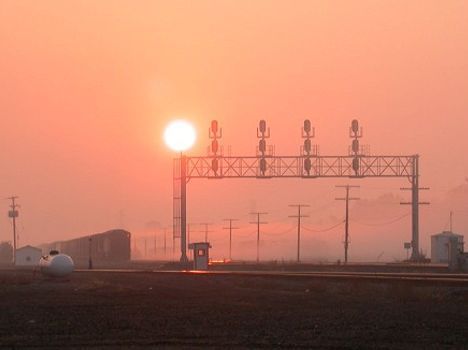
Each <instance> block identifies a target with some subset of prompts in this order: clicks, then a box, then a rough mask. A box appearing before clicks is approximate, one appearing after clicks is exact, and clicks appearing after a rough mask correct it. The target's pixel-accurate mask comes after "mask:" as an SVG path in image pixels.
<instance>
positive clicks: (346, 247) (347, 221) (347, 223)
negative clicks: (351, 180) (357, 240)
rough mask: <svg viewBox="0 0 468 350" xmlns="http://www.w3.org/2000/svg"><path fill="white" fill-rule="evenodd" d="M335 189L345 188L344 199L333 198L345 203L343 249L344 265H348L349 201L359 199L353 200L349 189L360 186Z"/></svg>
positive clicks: (340, 186) (341, 186)
mask: <svg viewBox="0 0 468 350" xmlns="http://www.w3.org/2000/svg"><path fill="white" fill-rule="evenodd" d="M335 187H339V188H345V189H346V197H344V198H335V199H336V200H338V201H343V200H344V201H346V206H345V211H346V216H345V217H346V218H345V241H344V249H345V261H344V262H345V264H347V263H348V247H349V201H352V200H359V198H353V197H350V196H349V189H350V188H359V187H360V186H351V185H337V186H335Z"/></svg>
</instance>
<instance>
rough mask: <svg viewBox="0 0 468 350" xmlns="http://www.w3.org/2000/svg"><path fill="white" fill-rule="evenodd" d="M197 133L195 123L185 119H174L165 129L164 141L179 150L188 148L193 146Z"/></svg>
mask: <svg viewBox="0 0 468 350" xmlns="http://www.w3.org/2000/svg"><path fill="white" fill-rule="evenodd" d="M196 138H197V134H196V132H195V128H194V127H193V125H192V124H191V123H189V122H187V121H185V120H174V121H172V122H170V123H169V125H168V126H167V127H166V130H164V142H165V143H166V145H167V146H168V147H169V148H170V149H172V150H174V151H177V152H182V151H186V150H188V149H189V148H190V147H192V146H193V144H194V143H195V140H196Z"/></svg>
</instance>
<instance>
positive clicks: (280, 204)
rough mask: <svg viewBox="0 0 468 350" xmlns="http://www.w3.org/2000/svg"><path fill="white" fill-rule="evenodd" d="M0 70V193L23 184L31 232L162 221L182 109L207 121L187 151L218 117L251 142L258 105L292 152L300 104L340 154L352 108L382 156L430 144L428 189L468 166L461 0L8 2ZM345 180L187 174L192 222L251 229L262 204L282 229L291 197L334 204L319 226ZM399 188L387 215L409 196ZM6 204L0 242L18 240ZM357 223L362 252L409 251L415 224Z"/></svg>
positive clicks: (0, 8)
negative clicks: (167, 130) (406, 243)
mask: <svg viewBox="0 0 468 350" xmlns="http://www.w3.org/2000/svg"><path fill="white" fill-rule="evenodd" d="M0 82H1V85H0V89H1V93H0V118H1V122H2V123H1V127H0V163H1V170H0V195H1V196H3V197H6V196H9V195H12V194H16V195H19V196H20V200H19V202H20V203H21V205H22V207H21V209H20V210H21V214H20V215H21V216H20V222H19V226H20V243H23V244H26V243H33V244H36V243H40V242H44V241H49V240H56V239H62V238H68V237H74V236H78V235H82V234H88V233H92V232H100V231H103V230H106V229H109V228H113V227H118V226H120V225H123V226H124V227H126V228H128V229H130V230H131V231H132V232H135V233H138V232H140V231H142V230H144V228H145V226H146V223H147V222H149V221H152V220H155V221H157V222H160V223H161V225H163V226H164V225H169V224H170V223H171V219H172V202H171V196H172V182H171V181H172V169H171V166H172V157H173V154H172V153H171V151H169V150H167V149H166V147H165V146H164V144H163V141H162V132H163V129H164V126H165V125H166V124H167V122H168V121H170V120H171V119H174V118H176V117H183V118H187V119H190V120H192V121H193V122H194V123H195V125H196V127H197V129H198V132H199V139H198V143H197V146H196V147H195V148H194V149H193V150H192V154H204V153H205V152H206V146H207V145H208V144H209V141H208V139H207V131H206V130H207V128H208V125H209V121H210V120H211V119H218V120H219V122H220V124H221V126H222V127H223V129H224V135H223V143H224V144H225V145H228V144H229V145H232V152H233V154H246V155H250V154H254V152H255V146H256V142H257V140H256V135H255V132H256V126H257V122H258V120H259V119H266V120H267V121H268V123H269V125H270V127H271V134H272V137H271V139H270V140H269V142H271V143H272V144H275V146H276V153H277V154H295V153H297V152H298V148H299V144H300V142H302V141H301V140H300V127H301V123H302V120H303V119H304V118H309V119H311V120H312V123H313V124H314V125H315V126H316V133H317V138H316V139H315V141H316V142H317V143H319V144H320V150H321V154H344V153H346V152H347V150H348V144H349V138H348V127H349V123H350V121H351V119H353V118H358V119H359V120H360V122H361V124H362V126H364V136H365V137H364V139H363V141H362V142H363V143H365V144H369V145H370V146H371V151H372V153H375V154H383V153H390V154H414V153H419V154H420V155H421V174H422V177H421V183H422V185H424V186H430V187H431V191H430V192H428V193H424V194H422V197H423V199H426V198H427V199H430V200H433V201H435V203H438V201H439V202H443V201H444V198H445V197H444V196H445V195H446V192H447V191H448V190H449V189H451V188H454V187H456V186H457V185H460V184H462V183H464V181H465V177H466V176H468V162H467V161H466V153H467V151H468V141H467V135H466V133H467V129H468V98H467V96H468V2H466V1H428V0H424V1H406V0H405V1H294V2H291V1H272V0H268V1H267V0H265V1H239V0H232V1H223V0H216V1H215V0H212V1H173V0H171V1H169V0H168V1H116V0H112V1H110V0H109V1H104V0H102V1H47V0H43V1H18V0H11V1H7V0H0ZM342 183H346V180H343V181H322V180H316V181H312V182H307V181H299V180H297V181H289V180H288V181H277V180H276V181H270V182H260V181H242V180H234V181H227V180H226V181H222V182H210V181H203V180H200V181H193V183H190V184H189V210H190V212H189V215H190V217H189V220H190V221H192V222H202V221H203V222H204V221H208V222H214V223H218V224H219V222H220V220H221V219H222V218H224V217H226V216H231V217H239V218H241V219H242V220H243V225H244V226H248V222H249V221H250V219H249V217H248V215H247V214H248V212H249V211H251V210H252V209H258V210H264V211H270V213H271V214H270V217H269V218H268V220H269V221H271V222H279V223H281V222H282V220H283V221H284V225H286V226H287V227H289V226H291V225H293V223H291V222H290V221H287V220H290V219H287V218H286V217H287V215H289V214H292V213H291V209H290V208H288V207H287V205H288V204H290V203H294V202H298V201H300V202H306V203H309V204H311V206H312V207H314V208H319V207H321V206H326V205H328V204H327V203H333V204H330V206H331V207H330V209H327V210H321V211H320V210H319V211H317V212H315V214H314V215H313V218H311V219H310V220H309V222H308V223H309V225H310V226H313V224H314V223H315V224H316V226H317V225H320V222H322V223H323V225H325V226H326V224H327V221H326V220H330V222H332V221H333V220H331V219H330V217H331V216H336V217H338V216H339V215H341V214H342V204H343V203H338V202H336V203H335V202H333V199H334V197H335V196H336V195H339V193H340V192H339V191H338V190H336V189H335V188H334V185H335V184H342ZM359 184H360V185H361V186H362V188H361V189H360V190H359V191H358V192H359V193H358V195H360V197H361V198H362V199H364V200H368V201H371V202H372V201H374V202H379V201H382V199H379V198H380V197H381V196H383V195H385V193H391V192H393V193H394V195H395V196H402V198H406V197H405V196H408V193H398V192H399V191H398V189H399V188H400V187H401V186H405V185H406V183H405V180H394V181H361V182H359ZM384 198H387V199H388V197H384ZM395 198H396V199H395ZM395 198H394V201H395V203H394V206H390V208H389V209H388V210H387V211H385V212H384V213H383V214H382V215H381V221H380V222H383V221H385V220H387V219H392V218H394V217H395V216H398V215H400V214H404V213H405V212H407V211H408V210H409V208H407V207H400V206H399V205H398V202H399V201H400V199H399V198H397V197H395ZM383 201H384V202H385V200H383ZM390 201H391V200H390ZM387 202H388V201H387ZM465 202H466V201H465ZM465 202H464V201H461V202H460V203H461V204H460V205H461V206H463V203H465ZM362 203H364V202H362ZM362 203H360V204H359V205H360V206H362V205H364V204H362ZM356 205H357V204H356ZM7 206H8V201H6V200H5V201H3V207H4V210H3V211H4V212H5V215H0V241H1V240H10V239H11V237H10V236H11V234H10V230H11V226H10V224H9V222H8V218H7V217H6V211H7V209H8V208H7ZM371 207H372V206H371ZM441 207H443V205H442V204H441ZM438 208H439V207H438V206H437V205H436V206H432V208H428V209H424V210H426V214H424V212H423V211H422V215H421V220H422V223H421V235H423V236H424V239H425V241H424V244H423V247H424V248H425V249H428V241H427V237H428V235H430V234H432V233H435V232H438V231H440V230H441V229H442V228H443V226H444V225H443V224H445V221H446V220H445V218H446V217H447V215H448V213H447V212H440V210H439V209H438ZM447 208H448V206H446V207H444V209H447ZM454 209H457V210H458V209H459V208H454ZM465 209H468V208H465V207H463V208H460V209H459V210H465ZM447 210H448V209H447ZM356 212H358V210H357V211H356ZM425 215H426V216H425ZM460 216H461V214H460ZM466 216H467V215H466V214H464V217H466ZM428 217H429V218H428ZM435 217H437V218H438V219H437V220H436V219H435ZM429 219H430V220H433V221H434V222H431V221H430V220H429ZM320 220H322V221H320ZM278 225H279V224H278ZM286 226H285V227H286ZM218 229H219V227H218ZM252 229H253V228H252V227H248V229H247V230H246V231H245V232H246V233H245V234H248V233H249V232H250V231H252ZM272 230H273V228H272ZM354 230H355V231H354V237H355V240H354V242H355V243H354V244H355V245H356V248H355V249H357V245H358V242H360V241H359V240H360V239H362V240H363V242H366V241H367V242H368V241H369V240H371V241H372V242H373V243H371V244H370V247H371V248H369V249H372V250H373V251H376V250H379V251H380V249H384V248H385V247H386V246H388V244H392V245H393V247H394V248H393V250H392V252H400V253H401V254H404V252H403V250H402V249H401V246H402V242H403V240H404V239H405V238H408V239H409V236H410V231H409V230H410V223H409V218H408V219H407V220H406V221H402V222H401V225H400V226H399V228H398V230H397V231H398V232H397V234H396V232H395V231H394V230H395V228H391V227H389V228H388V229H387V231H386V232H387V233H386V234H385V235H382V236H384V239H383V238H382V237H379V239H376V238H375V236H373V235H372V234H373V232H374V231H373V230H370V229H369V228H366V229H364V228H362V229H358V228H357V227H356V228H355V229H354ZM392 230H393V231H392ZM459 230H461V231H463V230H464V231H465V233H466V232H467V231H468V226H467V225H466V224H465V225H464V226H460V228H459ZM360 233H362V235H360ZM219 234H221V231H219V232H218V236H219ZM293 234H294V233H292V236H291V242H292V243H291V244H293V242H294V241H293V238H292V237H293ZM333 234H334V236H331V235H330V236H323V235H322V236H323V237H322V238H321V239H323V240H324V241H327V240H328V242H329V243H327V244H335V246H334V247H335V248H336V249H335V248H333V249H335V250H341V249H342V248H341V240H342V237H341V236H342V230H341V229H339V230H337V231H335V232H334V233H333ZM213 235H216V233H213ZM311 239H312V238H311ZM317 239H318V238H317ZM374 241H378V242H374ZM389 242H390V243H389ZM311 244H312V243H311ZM372 244H374V245H375V246H372ZM379 244H380V246H379ZM281 247H282V246H281ZM361 247H362V246H361ZM362 249H363V254H364V255H365V254H366V253H367V251H366V249H364V248H362ZM395 254H396V253H394V255H395ZM292 255H293V254H292ZM377 255H378V252H377V253H375V254H374V252H372V254H370V255H369V256H377ZM394 255H393V256H394ZM391 256H392V255H391V254H390V255H389V254H387V256H386V258H387V259H391Z"/></svg>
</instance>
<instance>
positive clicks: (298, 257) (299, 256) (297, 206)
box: [289, 204, 309, 263]
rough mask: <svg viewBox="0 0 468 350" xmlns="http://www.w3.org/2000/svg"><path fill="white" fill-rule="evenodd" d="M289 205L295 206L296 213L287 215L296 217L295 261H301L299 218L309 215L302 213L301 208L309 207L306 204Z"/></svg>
mask: <svg viewBox="0 0 468 350" xmlns="http://www.w3.org/2000/svg"><path fill="white" fill-rule="evenodd" d="M289 206H290V207H294V208H297V215H289V217H290V218H297V262H298V263H300V262H301V218H308V217H309V215H302V214H301V208H306V207H309V205H307V204H290V205H289Z"/></svg>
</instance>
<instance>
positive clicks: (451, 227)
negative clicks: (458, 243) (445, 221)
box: [450, 210, 453, 233]
mask: <svg viewBox="0 0 468 350" xmlns="http://www.w3.org/2000/svg"><path fill="white" fill-rule="evenodd" d="M452 219H453V211H451V210H450V232H452V233H453V225H452Z"/></svg>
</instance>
